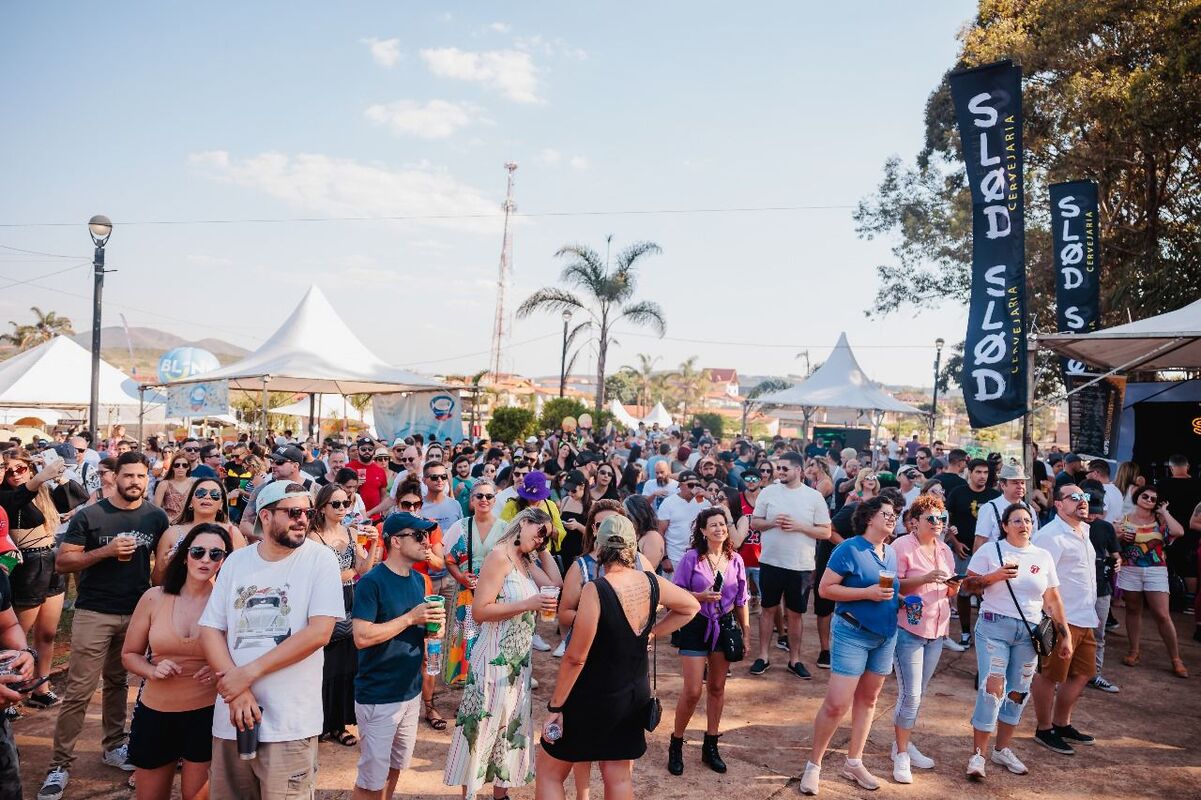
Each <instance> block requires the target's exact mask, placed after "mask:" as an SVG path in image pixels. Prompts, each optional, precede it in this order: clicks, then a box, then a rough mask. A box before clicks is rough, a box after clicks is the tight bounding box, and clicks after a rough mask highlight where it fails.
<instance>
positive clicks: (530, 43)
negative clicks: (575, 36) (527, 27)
mask: <svg viewBox="0 0 1201 800" xmlns="http://www.w3.org/2000/svg"><path fill="white" fill-rule="evenodd" d="M513 46H514V47H516V48H517V49H518V50H522V51H524V52H527V53H535V52H538V53H542V54H543V55H547V56H565V57H567V58H574V59H575V60H577V61H585V60H587V58H588V51H587V50H584V49H583V48H580V47H573V46H572V45H570V44H568V43H567V40H565V39H562V38H560V37H558V36H556V37H555V38H553V39H547V38H545V37H543V36H519V37H518V38H516V39H514V40H513Z"/></svg>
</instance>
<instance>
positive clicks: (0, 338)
mask: <svg viewBox="0 0 1201 800" xmlns="http://www.w3.org/2000/svg"><path fill="white" fill-rule="evenodd" d="M29 310H30V311H32V312H33V314H34V317H36V319H35V320H34V322H33V324H32V325H18V324H17V323H15V322H13V321H12V320H9V323H8V324H9V325H12V326H13V329H12V332H11V333H5V334H0V342H4V343H5V344H11V345H15V346H16V348H17V350H18V351H20V350H28V349H29V348H31V347H37V346H38V345H39V344H43V343H44V342H48V341H50V340H51V339H53V338H54V337H55V336H58V335H60V334H65V335H68V336H69V335H71V334H73V333H75V330H74V329H73V328H72V327H71V320H69V319H68V318H66V317H62V316H59V315H58V313H57V312H54V311H50V312H43V311H42V309H40V308H38V307H37V306H30V308H29Z"/></svg>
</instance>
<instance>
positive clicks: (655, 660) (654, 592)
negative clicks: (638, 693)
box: [642, 572, 663, 731]
mask: <svg viewBox="0 0 1201 800" xmlns="http://www.w3.org/2000/svg"><path fill="white" fill-rule="evenodd" d="M645 574H646V577H647V580H649V581H650V582H651V601H650V617H651V621H650V625H652V626H653V625H654V620H655V616H656V614H657V613H658V610H659V579H658V578H657V577H655V574H654V573H653V572H647V573H645ZM651 664H652V665H653V666H652V672H651V699H650V700H648V701H647V703H646V719H645V720H644V721H643V723H642V727H644V728H646V729H647V730H648V731H653V730H654V729H655V728H657V727H659V721H660V720H661V719H663V703H662V702H660V700H659V637H657V636H656V637H655V642H654V644H653V645H651Z"/></svg>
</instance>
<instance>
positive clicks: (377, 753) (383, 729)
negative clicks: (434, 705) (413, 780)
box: [354, 694, 421, 792]
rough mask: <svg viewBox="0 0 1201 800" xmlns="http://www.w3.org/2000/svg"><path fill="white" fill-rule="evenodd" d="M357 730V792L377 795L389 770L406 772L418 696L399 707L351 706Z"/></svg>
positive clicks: (418, 714)
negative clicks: (403, 770) (404, 770)
mask: <svg viewBox="0 0 1201 800" xmlns="http://www.w3.org/2000/svg"><path fill="white" fill-rule="evenodd" d="M354 713H355V719H356V720H357V721H358V728H359V775H358V778H356V779H355V784H356V785H357V786H358V787H359V788H360V789H366V790H367V791H370V792H378V791H380V790H381V789H383V788H384V787H385V785H386V784H387V782H388V770H389V769H397V770H402V769H408V768H409V762H410V761H412V759H413V747H414V746H415V745H416V744H417V722H418V720H419V719H420V718H421V695H420V694H418V695H417V696H416V697H414V698H413V699H412V700H405V701H404V702H403V703H381V704H378V705H363V704H361V703H355V704H354Z"/></svg>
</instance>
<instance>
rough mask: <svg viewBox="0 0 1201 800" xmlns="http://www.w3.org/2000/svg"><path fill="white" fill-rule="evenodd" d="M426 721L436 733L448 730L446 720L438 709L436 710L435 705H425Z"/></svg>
mask: <svg viewBox="0 0 1201 800" xmlns="http://www.w3.org/2000/svg"><path fill="white" fill-rule="evenodd" d="M425 721H426V722H428V723H429V725H430V727H431V728H433V729H434V730H436V731H444V730H446V720H445V719H443V718H442V715H441V714H440V713H438V709H436V708H434V704H433V703H426V704H425Z"/></svg>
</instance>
